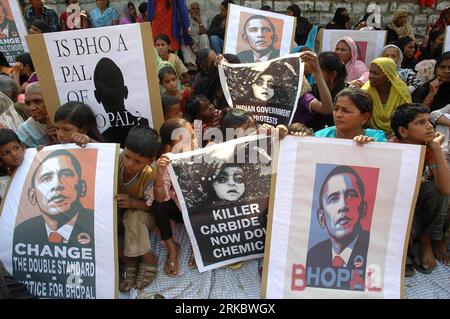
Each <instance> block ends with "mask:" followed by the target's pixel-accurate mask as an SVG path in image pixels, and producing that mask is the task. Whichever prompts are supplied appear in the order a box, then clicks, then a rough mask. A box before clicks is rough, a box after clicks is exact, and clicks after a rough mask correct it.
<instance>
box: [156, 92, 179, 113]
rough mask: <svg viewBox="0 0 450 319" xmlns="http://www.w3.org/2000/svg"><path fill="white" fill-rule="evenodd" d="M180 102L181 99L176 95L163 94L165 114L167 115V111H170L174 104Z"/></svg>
mask: <svg viewBox="0 0 450 319" xmlns="http://www.w3.org/2000/svg"><path fill="white" fill-rule="evenodd" d="M178 103H180V99H179V98H178V97H175V96H169V95H163V96H161V104H162V108H163V114H164V116H166V114H167V112H168V111H169V108H170V107H171V106H172V105H175V104H178Z"/></svg>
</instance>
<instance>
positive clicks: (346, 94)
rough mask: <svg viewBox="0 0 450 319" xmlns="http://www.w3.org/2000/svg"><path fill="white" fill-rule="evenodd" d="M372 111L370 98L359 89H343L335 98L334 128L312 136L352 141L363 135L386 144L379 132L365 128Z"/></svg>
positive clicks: (381, 132)
mask: <svg viewBox="0 0 450 319" xmlns="http://www.w3.org/2000/svg"><path fill="white" fill-rule="evenodd" d="M372 110H373V103H372V98H371V97H370V95H369V94H368V93H367V92H366V91H364V90H361V89H344V90H342V91H341V92H340V93H338V95H337V96H336V99H335V103H334V111H333V119H334V123H335V125H336V126H330V127H327V128H324V129H322V130H320V131H318V132H316V133H315V134H314V135H315V136H318V137H337V138H345V139H354V138H355V137H357V136H360V135H363V136H367V137H370V138H373V140H375V141H376V142H386V136H385V134H384V132H383V131H381V130H374V129H370V128H367V123H368V122H369V120H370V117H371V115H372Z"/></svg>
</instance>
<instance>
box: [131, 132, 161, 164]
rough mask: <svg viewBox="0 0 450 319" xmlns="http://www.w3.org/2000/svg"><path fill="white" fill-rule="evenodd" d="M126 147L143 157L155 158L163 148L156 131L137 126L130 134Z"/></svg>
mask: <svg viewBox="0 0 450 319" xmlns="http://www.w3.org/2000/svg"><path fill="white" fill-rule="evenodd" d="M125 147H126V148H127V149H129V150H130V151H132V152H134V153H136V154H139V155H141V156H145V157H148V158H154V157H156V156H157V154H158V152H159V149H160V148H161V139H160V138H159V135H158V133H157V132H156V131H155V130H154V129H152V128H150V127H146V126H142V125H136V126H133V127H132V128H131V129H130V131H129V132H128V135H127V138H126V140H125Z"/></svg>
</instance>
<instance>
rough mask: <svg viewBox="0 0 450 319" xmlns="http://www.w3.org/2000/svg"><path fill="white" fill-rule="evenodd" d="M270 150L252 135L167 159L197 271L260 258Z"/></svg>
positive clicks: (261, 138) (264, 141)
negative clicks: (169, 161) (169, 162)
mask: <svg viewBox="0 0 450 319" xmlns="http://www.w3.org/2000/svg"><path fill="white" fill-rule="evenodd" d="M271 149H272V148H271V138H270V137H267V136H257V135H252V136H249V137H243V138H239V139H236V140H232V141H228V142H225V143H220V144H216V145H212V146H208V147H206V148H203V149H198V150H195V151H192V152H187V153H180V154H175V155H173V156H172V157H171V160H172V162H171V166H170V167H169V172H170V176H171V180H172V184H173V186H174V189H175V191H176V193H177V197H178V200H179V203H180V206H181V211H182V213H183V220H184V224H185V226H186V229H187V231H188V234H189V238H190V240H191V244H192V249H193V251H194V254H195V259H196V263H197V267H198V269H199V271H200V272H204V271H206V270H210V269H214V268H218V267H221V266H225V265H229V264H232V263H235V262H238V261H242V260H248V259H253V258H258V257H262V256H263V253H264V240H265V234H266V216H267V208H268V204H269V188H270V180H271V163H272V160H271V151H270V150H271Z"/></svg>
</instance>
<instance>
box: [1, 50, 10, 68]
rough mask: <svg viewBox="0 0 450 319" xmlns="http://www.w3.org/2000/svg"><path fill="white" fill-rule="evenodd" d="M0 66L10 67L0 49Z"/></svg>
mask: <svg viewBox="0 0 450 319" xmlns="http://www.w3.org/2000/svg"><path fill="white" fill-rule="evenodd" d="M0 66H6V67H7V68H10V67H11V65H10V64H9V62H8V60H7V59H6V57H5V55H4V54H3V52H2V51H0Z"/></svg>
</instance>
